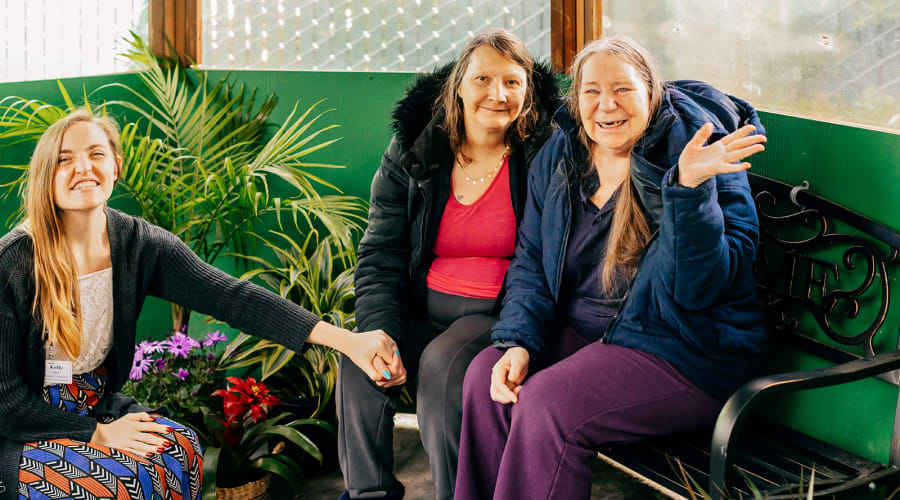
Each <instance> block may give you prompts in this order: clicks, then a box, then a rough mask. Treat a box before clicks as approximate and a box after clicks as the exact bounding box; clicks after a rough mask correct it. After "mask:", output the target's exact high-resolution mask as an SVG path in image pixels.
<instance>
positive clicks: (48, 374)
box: [44, 360, 72, 385]
mask: <svg viewBox="0 0 900 500" xmlns="http://www.w3.org/2000/svg"><path fill="white" fill-rule="evenodd" d="M71 383H72V362H71V361H56V360H47V368H46V369H45V370H44V385H55V384H71Z"/></svg>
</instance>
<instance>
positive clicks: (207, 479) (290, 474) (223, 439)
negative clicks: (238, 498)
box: [203, 377, 334, 500]
mask: <svg viewBox="0 0 900 500" xmlns="http://www.w3.org/2000/svg"><path fill="white" fill-rule="evenodd" d="M227 380H228V382H230V383H231V386H230V387H229V388H228V389H227V390H225V389H219V390H217V391H215V392H213V395H215V396H221V397H222V398H223V415H224V419H223V418H220V417H219V416H218V415H217V414H213V413H211V412H210V411H209V410H207V409H204V419H205V421H206V428H207V430H208V432H209V436H210V438H211V441H212V442H213V443H214V445H213V446H209V447H207V448H206V450H205V453H204V455H203V479H204V481H203V499H204V500H212V499H215V498H216V486H219V487H232V486H237V485H241V484H244V483H246V482H249V481H252V480H254V479H257V478H258V477H259V476H261V475H262V474H265V473H271V474H275V475H278V476H281V477H282V478H284V479H285V480H286V481H287V482H288V484H290V485H291V487H292V488H293V489H294V491H295V492H296V491H299V488H300V481H301V479H302V478H303V471H302V470H301V469H300V467H299V466H298V465H297V463H296V462H295V461H294V460H293V459H292V458H290V457H288V456H286V455H283V454H281V453H278V449H277V448H278V447H279V445H277V444H276V445H275V446H276V448H275V449H273V450H271V451H270V449H269V445H270V444H271V443H272V442H273V441H276V442H277V441H281V442H290V443H293V444H295V445H297V446H298V447H299V448H300V449H301V450H303V451H304V452H306V453H307V454H309V455H311V456H313V457H314V458H315V459H316V460H318V461H319V462H321V461H322V454H321V452H320V451H319V449H318V448H317V447H316V445H315V444H314V443H313V442H312V441H310V440H309V439H308V438H307V437H306V436H305V435H304V434H303V433H301V432H300V431H299V430H298V428H299V427H301V426H309V425H314V426H320V427H323V428H326V429H328V430H330V431H332V432H333V431H334V429H333V428H332V427H331V426H330V425H328V424H327V423H325V422H322V421H320V420H315V419H298V420H293V421H291V422H287V423H283V422H285V421H286V420H287V419H288V418H289V414H288V413H282V414H281V415H278V416H275V417H272V418H267V417H268V414H269V411H270V410H271V409H272V408H273V407H274V406H276V405H278V404H279V403H280V400H279V399H278V398H277V397H276V396H274V395H272V394H271V393H270V392H269V389H268V388H267V387H266V385H265V384H262V383H260V382H257V381H256V380H255V379H253V378H248V379H246V380H242V379H240V378H237V377H228V379H227Z"/></svg>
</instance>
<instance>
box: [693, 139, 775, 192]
mask: <svg viewBox="0 0 900 500" xmlns="http://www.w3.org/2000/svg"><path fill="white" fill-rule="evenodd" d="M754 131H756V127H754V126H753V125H745V126H743V127H741V128H739V129H737V130H736V131H734V132H732V133H730V134H728V135H726V136H725V137H722V138H721V139H719V140H718V141H716V142H714V143H712V144H710V145H709V146H704V144H706V141H707V140H709V138H710V136H712V133H713V126H712V124H711V123H706V124H704V125H703V126H702V127H700V130H698V131H697V133H696V134H694V137H693V138H692V139H691V140H690V142H688V143H687V146H685V147H684V150H682V151H681V156H680V157H679V158H678V183H679V184H681V185H682V186H686V187H691V188H694V187H697V186H699V185H700V184H703V183H704V182H706V181H707V180H708V179H711V178H713V177H715V176H716V175H719V174H727V173H733V172H740V171H741V170H747V169H748V168H750V164H749V163H747V162H743V163H736V162H740V161H742V160H743V159H744V158H747V157H748V156H750V155H753V154H756V153H759V152H760V151H763V150H765V147H764V146H763V143H764V142H766V136H764V135H762V134H756V135H750V134H751V133H752V132H754Z"/></svg>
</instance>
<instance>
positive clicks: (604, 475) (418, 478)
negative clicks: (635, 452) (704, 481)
mask: <svg viewBox="0 0 900 500" xmlns="http://www.w3.org/2000/svg"><path fill="white" fill-rule="evenodd" d="M402 418H403V417H402V416H401V419H402ZM412 418H413V422H414V417H412ZM407 419H408V417H407ZM405 423H406V422H403V421H401V423H400V424H399V425H398V427H397V428H396V429H395V430H394V462H395V464H394V470H395V474H396V475H397V479H399V480H400V481H401V482H402V483H403V485H404V486H405V488H406V499H408V500H430V499H433V498H434V485H433V484H432V482H431V471H430V468H429V466H428V456H427V455H426V454H425V450H424V449H423V448H422V442H421V441H420V440H419V433H418V431H417V430H416V429H414V428H412V426H411V425H404V424H405ZM591 467H592V469H593V475H594V481H593V487H592V489H591V498H592V499H604V500H643V499H664V498H667V497H665V496H663V495H661V494H660V493H658V492H656V491H654V490H652V489H651V488H649V487H647V486H645V485H643V484H641V483H639V482H638V481H636V480H635V479H633V478H631V477H630V476H628V475H627V474H625V473H623V472H621V471H619V470H618V469H615V468H613V467H611V466H609V465H607V464H605V463H603V462H601V461H600V460H599V459H596V460H593V461H592V463H591ZM343 489H344V481H343V478H342V477H341V472H340V470H335V471H333V472H331V473H329V474H327V475H325V476H322V477H316V478H308V479H307V480H306V481H305V483H304V490H303V493H301V494H300V495H299V496H298V497H297V498H302V499H304V500H336V499H337V497H338V496H339V495H340V494H341V492H342V491H343ZM281 498H286V497H285V496H279V494H278V493H276V492H274V491H273V494H272V499H273V500H279V499H281Z"/></svg>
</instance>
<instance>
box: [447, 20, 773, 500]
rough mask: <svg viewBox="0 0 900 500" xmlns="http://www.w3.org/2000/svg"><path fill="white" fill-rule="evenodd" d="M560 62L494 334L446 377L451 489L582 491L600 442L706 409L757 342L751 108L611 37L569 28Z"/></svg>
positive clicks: (761, 343) (512, 493)
mask: <svg viewBox="0 0 900 500" xmlns="http://www.w3.org/2000/svg"><path fill="white" fill-rule="evenodd" d="M571 76H572V86H571V89H570V94H569V104H568V106H567V107H564V108H561V109H560V110H559V111H558V112H557V114H556V116H555V117H554V119H555V121H556V122H557V124H558V125H559V127H560V130H559V131H557V132H556V134H554V136H553V137H552V138H551V139H550V140H548V141H547V143H546V144H545V145H544V147H543V148H542V149H541V151H540V152H539V153H538V155H537V157H536V158H535V160H534V162H533V164H532V168H531V171H530V174H529V186H528V199H527V202H526V206H525V215H524V218H523V221H522V224H521V226H520V228H519V241H518V245H517V247H516V254H515V259H514V260H513V262H512V264H511V265H510V268H509V273H508V275H507V283H508V290H507V295H506V298H505V300H504V304H503V309H502V311H501V314H500V321H499V322H498V323H497V324H496V325H495V326H494V328H493V335H492V338H493V341H494V347H491V348H488V349H486V350H485V351H483V352H482V353H481V354H479V355H478V356H477V357H476V358H475V360H474V361H473V362H472V364H471V365H470V367H469V369H468V371H467V373H466V378H465V382H464V384H463V428H462V441H461V444H460V454H459V468H458V475H457V487H456V496H455V498H457V499H466V500H468V499H475V498H494V499H498V500H499V499H507V498H509V499H513V498H514V499H522V498H535V499H538V498H540V499H544V498H566V499H571V498H588V497H589V495H590V477H591V472H590V467H589V465H588V462H587V459H588V457H589V456H590V455H592V454H593V453H594V450H596V448H597V447H598V446H599V445H600V444H603V443H609V442H623V441H632V440H636V439H640V438H643V437H647V436H653V435H661V434H670V433H675V432H683V431H688V430H691V429H694V428H696V427H698V426H702V425H707V424H709V423H711V422H712V421H714V419H715V417H716V415H717V413H718V411H719V409H720V408H721V405H722V402H723V401H724V399H726V398H727V397H728V396H729V395H730V394H731V392H733V391H734V390H735V389H736V388H737V387H738V386H739V385H740V384H742V383H743V382H745V381H746V380H747V379H748V378H749V377H750V376H751V374H752V373H753V371H754V370H755V369H756V368H757V366H758V364H759V363H760V361H761V360H762V359H763V354H764V352H765V347H766V332H765V329H764V327H763V317H762V314H761V312H760V310H759V305H758V303H757V300H756V296H755V291H754V281H753V276H752V272H751V266H752V262H753V259H754V256H755V253H756V245H757V240H758V221H757V217H756V211H755V208H754V205H753V200H752V198H751V195H750V187H749V185H748V183H747V176H746V173H745V172H744V171H745V170H746V169H747V168H749V167H750V164H749V163H743V160H744V159H745V158H747V157H748V156H750V155H752V154H754V153H757V152H759V151H762V150H763V143H764V142H765V136H764V135H762V132H763V128H762V125H761V124H760V123H759V119H758V118H757V116H756V113H755V111H754V110H753V109H752V108H751V107H750V106H749V105H748V104H747V103H745V102H743V101H741V100H739V99H736V98H734V97H730V96H727V95H725V94H723V93H721V92H719V91H717V90H715V89H713V88H712V87H710V86H708V85H706V84H704V83H701V82H696V81H679V82H670V83H666V84H663V82H662V81H661V79H660V78H659V76H658V74H657V72H656V70H655V68H654V66H653V64H652V62H651V60H650V58H649V56H648V55H647V54H646V52H645V50H644V49H643V48H642V47H640V46H639V45H638V44H637V43H635V42H634V41H632V40H631V39H629V38H626V37H613V38H608V39H603V40H598V41H595V42H592V43H590V44H588V45H587V46H585V47H584V49H583V50H582V51H581V52H580V53H579V54H578V55H577V56H576V58H575V60H574V62H573V64H572V70H571ZM529 373H530V376H529Z"/></svg>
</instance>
